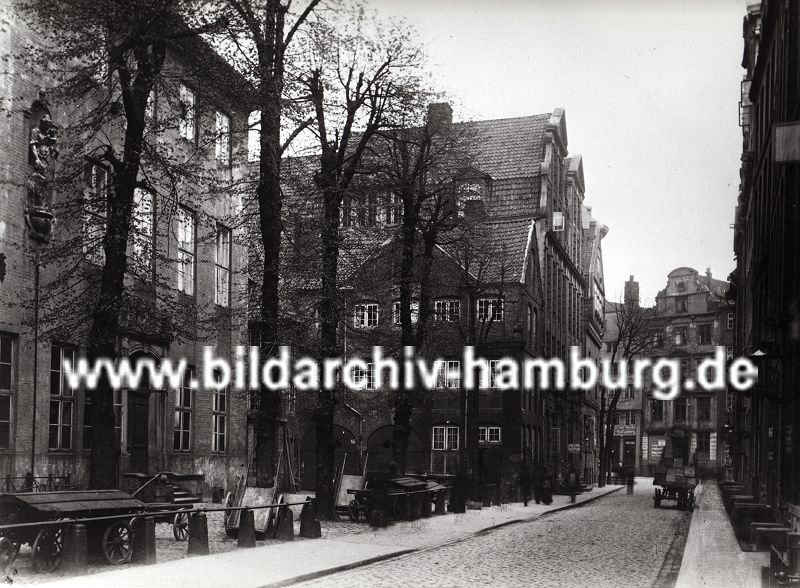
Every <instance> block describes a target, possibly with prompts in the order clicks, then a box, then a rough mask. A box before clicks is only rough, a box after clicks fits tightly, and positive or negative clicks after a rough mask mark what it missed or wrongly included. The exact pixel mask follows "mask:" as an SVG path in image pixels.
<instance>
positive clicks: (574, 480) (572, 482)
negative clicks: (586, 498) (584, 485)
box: [567, 465, 578, 504]
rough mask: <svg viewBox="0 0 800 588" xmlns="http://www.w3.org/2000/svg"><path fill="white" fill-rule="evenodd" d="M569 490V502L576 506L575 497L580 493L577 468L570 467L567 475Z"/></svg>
mask: <svg viewBox="0 0 800 588" xmlns="http://www.w3.org/2000/svg"><path fill="white" fill-rule="evenodd" d="M567 489H568V490H569V500H570V502H572V504H575V495H576V494H577V493H578V472H576V471H575V466H574V465H570V466H569V472H568V473H567Z"/></svg>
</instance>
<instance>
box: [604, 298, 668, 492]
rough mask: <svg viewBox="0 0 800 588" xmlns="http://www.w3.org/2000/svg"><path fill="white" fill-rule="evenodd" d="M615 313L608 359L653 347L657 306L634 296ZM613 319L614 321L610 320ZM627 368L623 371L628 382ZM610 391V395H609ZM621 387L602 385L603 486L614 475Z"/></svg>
mask: <svg viewBox="0 0 800 588" xmlns="http://www.w3.org/2000/svg"><path fill="white" fill-rule="evenodd" d="M613 307H614V314H615V316H616V321H615V322H616V332H615V333H614V337H615V338H614V339H613V340H610V341H608V351H609V356H608V358H609V361H610V362H611V363H612V364H614V363H616V362H619V361H621V360H626V362H627V361H628V360H632V359H634V358H636V357H639V356H641V355H642V354H645V353H646V352H647V351H648V350H650V349H652V348H653V342H654V338H655V336H656V333H657V332H658V330H659V328H660V327H659V325H658V322H657V318H658V314H657V311H656V309H655V308H652V307H644V306H641V305H640V304H639V301H638V300H637V299H634V298H629V299H627V300H625V301H624V302H616V303H613ZM609 323H611V321H609ZM627 377H628V374H627V372H626V373H625V374H624V378H625V379H626V384H627ZM609 394H610V396H609ZM621 394H622V388H617V389H615V390H613V391H610V390H607V389H606V388H605V387H602V386H601V388H600V413H599V415H598V421H597V427H598V431H599V433H600V471H599V476H598V480H599V484H600V485H601V486H602V485H604V484H605V483H606V482H607V481H608V482H610V478H611V464H610V459H611V456H610V447H611V442H612V441H613V439H614V427H613V424H614V421H615V419H616V413H617V404H618V403H619V399H620V396H621Z"/></svg>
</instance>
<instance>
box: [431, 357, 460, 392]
mask: <svg viewBox="0 0 800 588" xmlns="http://www.w3.org/2000/svg"><path fill="white" fill-rule="evenodd" d="M436 387H437V388H460V387H461V362H460V361H459V360H447V361H443V362H442V364H441V367H440V368H439V373H438V374H437V376H436Z"/></svg>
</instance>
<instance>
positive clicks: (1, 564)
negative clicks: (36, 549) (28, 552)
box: [0, 537, 19, 577]
mask: <svg viewBox="0 0 800 588" xmlns="http://www.w3.org/2000/svg"><path fill="white" fill-rule="evenodd" d="M18 553H19V544H16V545H14V543H13V542H12V541H11V539H9V538H8V537H0V574H2V576H3V577H7V576H8V571H9V570H10V569H11V566H12V565H14V560H15V559H17V554H18Z"/></svg>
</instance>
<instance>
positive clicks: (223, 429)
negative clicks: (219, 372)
mask: <svg viewBox="0 0 800 588" xmlns="http://www.w3.org/2000/svg"><path fill="white" fill-rule="evenodd" d="M190 402H191V401H190ZM190 406H191V405H190ZM211 418H212V419H213V422H212V423H211V425H212V428H211V451H214V452H216V453H225V437H226V434H227V431H228V390H227V388H223V389H221V390H214V391H213V394H212V416H211ZM189 419H190V421H191V416H190V417H189Z"/></svg>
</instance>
